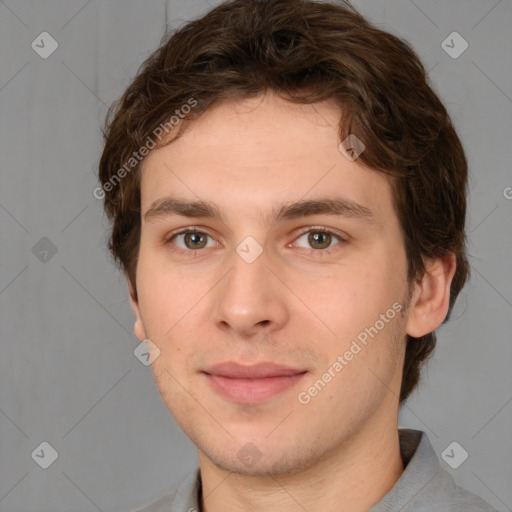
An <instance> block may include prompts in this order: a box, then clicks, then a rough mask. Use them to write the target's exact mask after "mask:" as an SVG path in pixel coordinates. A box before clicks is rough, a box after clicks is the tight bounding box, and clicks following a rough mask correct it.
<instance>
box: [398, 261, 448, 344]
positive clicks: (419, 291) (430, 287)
mask: <svg viewBox="0 0 512 512" xmlns="http://www.w3.org/2000/svg"><path fill="white" fill-rule="evenodd" d="M425 267H426V272H425V275H424V276H423V277H422V279H421V281H420V282H418V283H417V284H416V285H415V289H414V293H413V297H412V299H411V304H410V308H409V310H410V313H409V316H408V319H407V324H406V332H407V334H408V335H409V336H412V337H414V338H420V337H422V336H425V335H426V334H429V333H431V332H433V331H435V330H436V329H437V328H438V327H439V326H440V325H441V324H442V323H443V321H444V319H445V318H446V315H447V314H448V308H449V305H450V286H451V283H452V280H453V276H454V274H455V269H456V259H455V255H454V254H449V255H447V256H444V257H442V258H438V259H435V260H427V261H426V264H425Z"/></svg>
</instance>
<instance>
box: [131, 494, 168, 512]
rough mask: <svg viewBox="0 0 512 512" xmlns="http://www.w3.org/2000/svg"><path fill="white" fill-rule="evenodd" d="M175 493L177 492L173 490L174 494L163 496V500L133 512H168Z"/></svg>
mask: <svg viewBox="0 0 512 512" xmlns="http://www.w3.org/2000/svg"><path fill="white" fill-rule="evenodd" d="M177 492H178V490H175V491H174V492H171V493H170V494H167V495H165V496H164V497H163V498H160V499H158V500H156V501H153V502H152V503H150V504H149V505H147V506H145V507H144V508H139V509H137V510H136V511H135V512H169V510H171V505H172V504H173V502H174V499H175V498H176V494H177Z"/></svg>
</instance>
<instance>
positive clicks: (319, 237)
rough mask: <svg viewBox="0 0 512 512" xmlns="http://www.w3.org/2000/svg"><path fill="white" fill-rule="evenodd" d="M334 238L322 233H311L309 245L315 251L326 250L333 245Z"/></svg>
mask: <svg viewBox="0 0 512 512" xmlns="http://www.w3.org/2000/svg"><path fill="white" fill-rule="evenodd" d="M331 241H332V236H331V234H330V233H325V232H322V231H311V232H310V233H309V236H308V243H309V244H310V245H311V247H312V248H313V249H326V248H327V247H329V246H330V245H331Z"/></svg>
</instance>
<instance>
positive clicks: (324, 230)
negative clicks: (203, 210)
mask: <svg viewBox="0 0 512 512" xmlns="http://www.w3.org/2000/svg"><path fill="white" fill-rule="evenodd" d="M187 233H199V234H201V235H206V236H208V237H210V238H213V237H211V236H210V235H209V234H208V233H206V232H204V231H201V230H199V229H198V228H185V229H182V230H181V231H177V232H174V233H170V234H169V235H168V236H167V237H166V238H165V239H164V242H163V243H164V245H166V246H171V244H172V241H173V240H174V239H175V238H176V237H177V236H179V235H186V234H187ZM307 233H324V234H329V235H331V236H332V237H334V238H337V239H338V240H339V242H338V244H335V245H334V246H333V247H332V248H335V247H337V246H338V245H341V244H342V243H344V242H347V239H345V238H343V237H341V236H340V235H337V234H336V233H334V232H332V231H330V230H328V229H327V228H324V227H321V226H310V227H308V228H306V229H305V230H304V231H302V232H301V233H300V234H299V235H298V236H297V238H296V239H295V240H298V239H299V238H301V237H302V236H303V235H305V234H307ZM332 248H327V249H309V253H310V254H311V255H314V256H324V255H330V254H331V253H332V252H333V251H332ZM302 249H304V248H302ZM305 250H307V249H305ZM171 251H173V252H177V253H184V254H190V253H196V254H197V253H199V252H201V249H197V250H193V249H181V248H180V247H172V248H171Z"/></svg>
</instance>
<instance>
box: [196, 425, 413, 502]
mask: <svg viewBox="0 0 512 512" xmlns="http://www.w3.org/2000/svg"><path fill="white" fill-rule="evenodd" d="M199 458H200V467H201V480H202V489H203V492H202V497H201V506H202V510H203V512H235V511H237V512H240V511H244V512H267V511H269V510H279V511H280V512H292V511H293V512H296V511H297V510H300V509H301V508H302V509H303V510H322V512H344V511H347V512H348V511H350V512H364V511H367V510H369V509H370V508H371V507H372V506H373V505H375V504H376V503H378V502H379V501H380V500H381V498H382V497H383V496H384V495H385V494H386V493H387V492H388V491H390V490H391V488H392V487H393V486H394V484H395V483H396V482H397V480H398V479H399V478H400V475H401V474H402V473H403V470H404V468H403V463H402V458H401V455H400V446H399V438H398V428H397V422H396V421H390V422H388V424H383V423H382V420H381V421H380V422H379V421H376V422H373V425H371V426H368V427H367V428H365V429H363V430H360V431H359V432H357V433H355V434H353V435H351V436H350V437H349V438H348V439H346V440H344V441H343V443H342V445H340V446H338V447H337V448H336V449H335V450H332V451H331V453H329V454H326V455H325V456H324V457H323V458H322V459H321V460H320V461H318V462H317V463H315V464H314V465H312V466H310V467H308V468H307V469H304V470H301V471H299V472H296V473H293V474H288V475H283V476H278V477H274V476H268V477H263V478H262V477H253V476H246V475H240V474H235V473H230V472H228V471H225V470H223V469H221V468H219V467H217V466H215V465H214V464H213V463H212V462H211V461H210V460H209V459H207V458H205V456H204V454H200V456H199Z"/></svg>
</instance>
